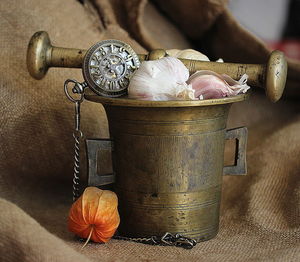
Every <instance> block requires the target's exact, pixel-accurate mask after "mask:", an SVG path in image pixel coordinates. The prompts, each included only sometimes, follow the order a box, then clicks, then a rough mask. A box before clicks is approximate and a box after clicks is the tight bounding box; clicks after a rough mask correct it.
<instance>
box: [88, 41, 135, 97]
mask: <svg viewBox="0 0 300 262" xmlns="http://www.w3.org/2000/svg"><path fill="white" fill-rule="evenodd" d="M139 65H140V61H139V58H138V56H137V54H136V53H135V52H134V51H133V49H132V48H131V47H130V46H129V45H128V44H126V43H124V42H122V41H119V40H104V41H101V42H98V43H97V44H95V45H94V46H92V47H91V48H90V49H89V50H88V51H87V53H86V55H85V58H84V61H83V77H84V79H85V81H86V82H87V84H88V86H89V87H90V88H91V89H92V90H93V91H94V92H95V93H96V94H98V95H102V96H107V97H118V96H121V95H124V94H126V93H127V87H128V85H129V79H130V77H131V76H132V74H133V73H134V71H135V70H136V69H137V68H138V67H139Z"/></svg>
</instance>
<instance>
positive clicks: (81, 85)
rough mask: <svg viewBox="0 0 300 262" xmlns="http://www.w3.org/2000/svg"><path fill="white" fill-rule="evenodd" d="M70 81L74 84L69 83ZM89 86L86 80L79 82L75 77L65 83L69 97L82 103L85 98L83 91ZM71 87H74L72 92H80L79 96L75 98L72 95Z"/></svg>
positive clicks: (65, 89)
mask: <svg viewBox="0 0 300 262" xmlns="http://www.w3.org/2000/svg"><path fill="white" fill-rule="evenodd" d="M69 83H73V85H69ZM86 87H87V84H86V83H85V82H83V83H79V82H78V81H76V80H73V79H67V80H66V81H65V84H64V91H65V94H66V96H67V98H68V99H69V100H70V101H72V102H73V103H77V102H78V103H81V102H82V101H83V99H84V96H83V93H84V89H85V88H86ZM69 88H72V94H78V95H79V98H75V97H74V96H72V95H71V93H70V91H69Z"/></svg>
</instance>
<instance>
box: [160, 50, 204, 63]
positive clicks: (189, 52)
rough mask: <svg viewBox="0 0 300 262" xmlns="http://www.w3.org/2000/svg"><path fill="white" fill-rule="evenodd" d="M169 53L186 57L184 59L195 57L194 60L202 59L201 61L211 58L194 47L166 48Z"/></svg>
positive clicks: (177, 56)
mask: <svg viewBox="0 0 300 262" xmlns="http://www.w3.org/2000/svg"><path fill="white" fill-rule="evenodd" d="M166 52H167V54H168V55H169V56H172V57H176V58H184V59H193V60H200V61H209V58H208V57H207V56H206V55H204V54H202V53H201V52H199V51H196V50H194V49H184V50H180V49H169V50H166Z"/></svg>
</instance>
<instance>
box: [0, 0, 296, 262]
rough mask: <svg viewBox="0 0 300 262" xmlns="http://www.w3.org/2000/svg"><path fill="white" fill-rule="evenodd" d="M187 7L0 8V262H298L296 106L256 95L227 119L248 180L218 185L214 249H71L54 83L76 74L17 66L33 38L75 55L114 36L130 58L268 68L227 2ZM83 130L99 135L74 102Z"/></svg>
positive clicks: (94, 116) (93, 110)
mask: <svg viewBox="0 0 300 262" xmlns="http://www.w3.org/2000/svg"><path fill="white" fill-rule="evenodd" d="M167 2H168V5H167V4H166V3H167ZM187 2H188V1H158V0H156V1H153V2H147V1H145V0H127V1H121V0H111V1H108V0H95V1H91V2H89V3H90V4H89V6H88V7H87V6H83V5H82V4H80V3H79V2H78V1H75V0H66V1H64V2H62V1H59V0H53V1H37V0H25V1H17V0H12V1H1V2H0V35H1V38H0V47H1V49H0V50H1V51H0V56H1V63H0V108H1V115H0V141H1V142H0V146H1V150H0V197H1V200H0V210H1V211H0V257H1V261H30V262H34V261H299V260H300V228H299V227H300V210H299V207H300V180H299V170H300V146H299V145H300V136H299V131H300V114H299V103H298V102H297V100H291V99H286V100H283V101H280V102H279V103H278V104H271V103H269V102H268V101H267V100H266V98H265V96H264V94H263V93H261V92H253V95H252V97H251V98H250V100H249V101H246V102H243V103H238V104H236V105H234V106H233V107H232V109H231V112H230V116H229V122H228V128H230V127H237V126H243V125H244V126H247V127H248V128H249V141H248V152H247V161H248V176H245V177H224V180H223V181H224V183H223V196H222V208H221V221H220V222H221V223H220V232H219V234H218V236H217V237H216V238H215V239H213V240H210V241H208V242H203V243H200V244H198V245H197V246H196V247H195V248H194V249H192V250H183V249H180V248H173V247H157V246H148V245H143V244H136V243H131V242H125V241H118V240H112V241H110V242H109V243H107V244H105V245H99V244H93V243H91V244H89V245H88V246H87V247H86V248H84V249H83V250H81V246H82V243H81V242H79V241H78V240H77V239H75V238H74V236H73V235H72V234H71V233H69V232H68V231H67V227H66V219H67V214H68V209H69V207H70V204H71V179H72V157H73V140H72V128H73V124H74V123H73V113H74V108H73V105H72V104H71V103H70V102H69V101H68V100H67V99H66V98H65V96H64V93H63V82H64V80H65V79H67V78H75V79H78V80H81V79H82V76H81V72H80V70H72V69H50V70H49V73H48V75H47V76H46V77H45V78H44V79H43V80H41V81H37V80H33V79H32V78H31V77H30V76H29V74H28V72H27V69H26V61H25V58H26V48H27V43H28V41H29V39H30V37H31V35H32V34H33V33H34V32H36V31H38V30H45V31H48V32H49V35H50V37H51V38H52V39H53V44H54V45H57V46H65V47H76V48H88V47H89V46H91V45H92V44H93V43H95V42H97V41H99V40H102V39H109V38H116V39H120V40H123V41H125V42H128V43H129V44H130V45H132V47H133V48H134V49H135V50H136V51H137V52H139V53H141V52H144V51H145V49H150V48H156V47H164V48H189V47H197V44H199V46H201V47H202V48H203V50H206V51H207V52H208V53H209V55H210V56H212V57H223V58H225V59H226V60H227V61H240V62H255V63H258V62H263V61H265V60H266V57H267V55H268V53H269V51H268V50H267V49H266V47H265V46H264V45H263V44H262V43H261V42H260V41H258V40H257V39H255V38H254V37H253V36H251V35H249V34H248V33H247V32H245V31H244V30H243V29H242V28H240V27H238V26H237V24H236V22H235V21H234V20H233V19H232V18H231V16H230V14H229V13H228V11H227V10H226V7H225V2H226V1H221V0H220V1H212V0H211V1H210V0H201V1H200V0H199V1H196V0H193V1H189V5H188V4H187ZM129 10H130V12H129ZM186 10H189V12H190V15H189V17H186V16H187V14H186ZM201 14H203V15H202V16H201ZM196 15H198V16H200V17H204V18H205V19H206V20H205V19H204V18H203V19H204V22H203V23H202V25H203V26H201V23H199V24H197V28H198V29H199V30H195V26H194V27H193V28H190V29H188V28H189V27H191V24H193V23H194V20H193V17H194V19H196ZM183 20H184V23H183V22H182V21H183ZM205 21H206V22H205ZM233 32H235V34H237V36H236V37H234V36H233ZM229 36H230V37H229ZM225 40H226V41H225ZM245 43H247V44H245ZM290 68H291V70H290V72H291V73H290V78H289V83H288V91H289V94H293V95H294V94H296V95H298V96H299V94H300V92H299V91H298V89H297V88H300V87H299V85H300V84H299V83H300V82H299V72H300V70H299V64H297V63H291V64H290ZM82 129H83V131H84V133H85V135H86V137H108V135H109V134H108V128H107V122H106V116H105V113H104V110H103V108H102V107H101V106H100V105H97V104H94V103H89V102H85V103H84V104H83V106H82ZM226 152H227V153H228V155H230V149H228V150H227V151H226ZM82 178H83V179H84V177H82Z"/></svg>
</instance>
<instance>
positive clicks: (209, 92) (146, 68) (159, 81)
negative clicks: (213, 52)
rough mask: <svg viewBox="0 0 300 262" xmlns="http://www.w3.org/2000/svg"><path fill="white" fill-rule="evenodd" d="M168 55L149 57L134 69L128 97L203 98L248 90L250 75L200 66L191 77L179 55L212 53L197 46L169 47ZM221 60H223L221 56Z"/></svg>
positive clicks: (196, 56)
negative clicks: (235, 75) (233, 75)
mask: <svg viewBox="0 0 300 262" xmlns="http://www.w3.org/2000/svg"><path fill="white" fill-rule="evenodd" d="M167 54H168V55H169V56H168V57H164V58H162V59H159V60H154V61H145V62H143V63H142V64H141V66H140V68H139V69H138V70H137V71H136V72H135V73H134V75H133V76H132V78H131V80H130V84H129V87H128V97H129V98H133V99H139V100H152V101H166V100H199V99H211V98H221V97H227V96H233V95H237V94H240V93H245V92H246V91H247V90H248V89H249V88H250V87H249V86H248V85H247V75H243V76H242V77H241V79H240V80H239V81H235V80H233V79H232V78H231V77H229V76H227V75H219V74H217V73H215V72H212V71H208V70H200V71H197V72H196V73H194V74H193V75H192V76H191V77H189V71H188V69H187V68H186V66H185V65H184V64H183V63H182V62H181V61H180V60H179V59H177V58H186V59H194V60H202V61H209V59H208V57H207V56H205V55H203V54H202V53H200V52H198V51H196V50H193V49H186V50H177V49H170V50H167ZM218 62H223V61H222V60H221V59H219V60H218Z"/></svg>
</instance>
